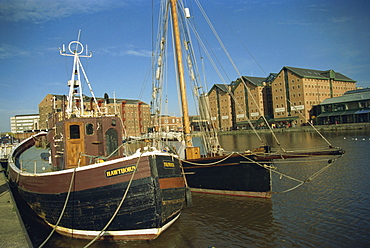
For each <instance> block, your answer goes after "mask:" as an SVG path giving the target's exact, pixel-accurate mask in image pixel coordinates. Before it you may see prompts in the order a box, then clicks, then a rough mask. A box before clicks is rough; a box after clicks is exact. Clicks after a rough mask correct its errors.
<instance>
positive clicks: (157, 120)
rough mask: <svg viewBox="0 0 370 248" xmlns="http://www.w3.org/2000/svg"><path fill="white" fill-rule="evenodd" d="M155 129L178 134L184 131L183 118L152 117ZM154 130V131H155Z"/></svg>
mask: <svg viewBox="0 0 370 248" xmlns="http://www.w3.org/2000/svg"><path fill="white" fill-rule="evenodd" d="M152 123H153V125H152V126H153V128H154V130H155V131H159V132H178V131H182V121H181V117H176V116H169V115H161V116H157V117H155V116H154V115H153V116H152ZM154 130H153V131H154Z"/></svg>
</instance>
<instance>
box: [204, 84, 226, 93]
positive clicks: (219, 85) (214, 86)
mask: <svg viewBox="0 0 370 248" xmlns="http://www.w3.org/2000/svg"><path fill="white" fill-rule="evenodd" d="M214 88H218V89H220V90H222V91H223V92H225V93H228V92H230V89H229V85H227V84H214V85H213V86H212V88H211V89H210V90H209V93H210V92H211V91H212V90H213V89H214Z"/></svg>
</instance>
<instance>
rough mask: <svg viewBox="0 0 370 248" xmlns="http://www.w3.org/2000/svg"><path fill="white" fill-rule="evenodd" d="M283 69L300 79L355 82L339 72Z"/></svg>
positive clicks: (287, 67) (288, 67)
mask: <svg viewBox="0 0 370 248" xmlns="http://www.w3.org/2000/svg"><path fill="white" fill-rule="evenodd" d="M284 68H286V69H288V70H290V71H291V72H293V73H295V74H297V75H298V76H300V77H302V78H315V79H330V78H333V79H334V80H337V81H346V82H356V81H355V80H353V79H351V78H349V77H347V76H345V75H343V74H341V73H339V72H335V71H334V70H327V71H320V70H313V69H304V68H296V67H290V66H284ZM284 68H283V69H284ZM283 69H282V70H283Z"/></svg>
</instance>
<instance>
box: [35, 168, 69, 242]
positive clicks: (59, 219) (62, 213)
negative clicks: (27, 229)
mask: <svg viewBox="0 0 370 248" xmlns="http://www.w3.org/2000/svg"><path fill="white" fill-rule="evenodd" d="M75 174H76V168H74V169H73V173H72V177H71V182H70V184H69V189H68V194H67V197H66V200H65V202H64V206H63V209H62V212H61V213H60V215H59V218H58V221H57V223H56V224H55V226H54V228H53V230H52V231H51V232H50V234H49V236H48V237H47V238H46V239H45V240H44V242H42V244H41V245H40V246H39V248H41V247H43V246H44V245H45V244H46V243H47V242H48V241H49V239H50V238H51V236H52V235H53V234H54V232H55V230H56V228H57V227H58V225H59V223H60V221H61V220H62V217H63V215H64V211H65V210H66V207H67V203H68V200H69V196H70V194H71V191H72V185H73V182H74V178H75Z"/></svg>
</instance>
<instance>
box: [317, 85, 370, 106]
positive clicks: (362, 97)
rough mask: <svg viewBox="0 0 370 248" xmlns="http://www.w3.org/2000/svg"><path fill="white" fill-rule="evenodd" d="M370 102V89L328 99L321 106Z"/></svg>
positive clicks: (349, 92) (353, 91) (348, 92)
mask: <svg viewBox="0 0 370 248" xmlns="http://www.w3.org/2000/svg"><path fill="white" fill-rule="evenodd" d="M366 100H370V88H366V89H362V90H351V91H347V92H346V93H345V94H344V95H343V96H338V97H333V98H327V99H325V100H324V101H322V102H321V103H320V104H319V105H327V104H333V103H345V102H356V101H366Z"/></svg>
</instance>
